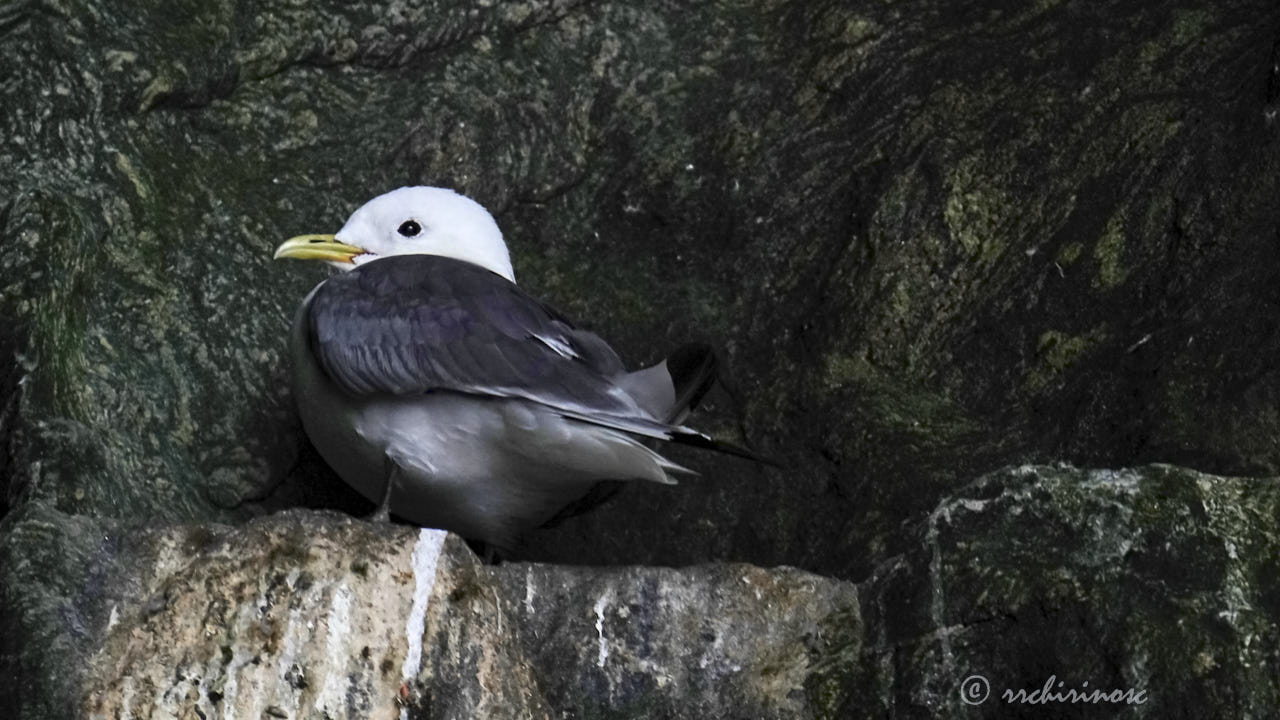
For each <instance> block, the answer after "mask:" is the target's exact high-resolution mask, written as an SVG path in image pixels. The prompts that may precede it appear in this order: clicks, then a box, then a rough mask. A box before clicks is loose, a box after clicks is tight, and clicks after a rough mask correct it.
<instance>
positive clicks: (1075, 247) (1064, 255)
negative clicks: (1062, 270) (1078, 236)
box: [1058, 241, 1084, 267]
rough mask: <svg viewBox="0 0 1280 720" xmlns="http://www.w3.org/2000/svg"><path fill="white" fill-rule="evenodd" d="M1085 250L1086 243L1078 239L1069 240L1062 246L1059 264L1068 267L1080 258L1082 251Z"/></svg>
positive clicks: (1059, 253) (1059, 252)
mask: <svg viewBox="0 0 1280 720" xmlns="http://www.w3.org/2000/svg"><path fill="white" fill-rule="evenodd" d="M1082 252H1084V244H1083V243H1081V242H1078V241H1073V242H1069V243H1067V244H1066V245H1063V246H1062V249H1061V250H1059V251H1058V264H1059V265H1062V266H1063V267H1066V266H1067V265H1070V264H1071V263H1073V262H1075V261H1076V260H1079V259H1080V253H1082Z"/></svg>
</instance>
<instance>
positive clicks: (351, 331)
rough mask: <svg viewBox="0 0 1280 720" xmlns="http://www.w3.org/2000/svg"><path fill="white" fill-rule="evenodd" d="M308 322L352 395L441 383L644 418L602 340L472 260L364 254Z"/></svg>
mask: <svg viewBox="0 0 1280 720" xmlns="http://www.w3.org/2000/svg"><path fill="white" fill-rule="evenodd" d="M308 322H309V325H310V328H309V329H310V339H311V347H312V350H313V352H314V353H315V355H316V357H317V359H318V360H319V363H320V366H321V367H322V368H323V369H324V371H325V373H326V374H327V375H328V377H329V378H330V379H331V380H332V381H333V382H334V383H335V384H336V385H338V386H339V387H340V388H341V389H342V390H343V391H345V392H347V393H348V394H351V395H356V396H364V395H375V394H389V395H414V394H421V393H427V392H432V391H439V390H446V391H453V392H463V393H472V394H478V395H490V396H498V397H520V398H524V399H527V400H532V401H534V402H539V403H542V404H544V405H549V406H552V407H556V408H559V409H564V410H568V411H570V412H573V413H575V414H577V415H591V414H596V413H603V414H609V415H617V416H620V417H631V416H635V417H637V418H640V419H644V420H648V421H652V419H651V418H649V417H648V414H647V413H645V412H644V411H643V410H641V409H640V408H639V407H638V406H637V405H636V403H635V402H634V401H633V400H632V399H631V398H630V397H629V396H627V395H626V394H625V393H622V392H618V391H617V390H616V388H615V382H616V378H617V376H618V375H619V374H620V373H621V372H622V371H623V368H622V362H621V360H619V359H618V356H617V353H615V352H614V351H613V350H612V349H611V348H609V346H608V345H607V344H606V343H605V342H604V341H603V340H601V339H600V338H598V337H596V336H595V335H593V334H591V333H588V332H585V331H583V330H579V329H577V328H575V327H574V326H573V324H572V323H570V322H569V321H568V320H567V319H565V318H564V317H563V316H561V315H560V314H559V313H557V312H556V311H555V310H553V309H551V308H549V307H548V306H546V305H544V304H542V303H540V302H538V301H537V300H535V299H534V298H532V297H530V296H528V295H527V294H525V293H524V292H523V291H522V290H520V289H519V288H518V287H517V286H516V285H515V284H514V283H512V282H510V281H508V280H507V279H505V278H503V277H502V276H500V275H497V274H495V273H492V272H490V271H488V270H485V269H484V268H482V267H479V266H477V265H473V264H471V263H467V262H463V261H460V260H455V259H452V258H446V257H440V256H435V255H402V256H396V257H393V258H383V259H380V260H376V261H373V262H370V263H367V264H365V265H362V266H360V267H358V268H356V269H354V270H352V271H350V272H348V273H344V274H342V275H337V276H335V277H332V278H330V279H329V280H328V281H326V282H325V283H324V284H323V285H322V286H321V287H320V288H319V289H318V290H317V291H316V293H315V294H314V295H313V296H312V299H311V303H310V306H309V307H308ZM556 345H560V346H561V348H562V350H563V348H568V349H571V350H572V352H568V353H566V352H563V351H562V350H557V349H556ZM650 432H653V430H652V429H650Z"/></svg>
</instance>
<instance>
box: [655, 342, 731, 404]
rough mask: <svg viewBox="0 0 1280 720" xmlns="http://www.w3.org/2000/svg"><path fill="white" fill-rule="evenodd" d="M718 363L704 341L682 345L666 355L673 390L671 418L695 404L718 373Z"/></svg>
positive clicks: (699, 400)
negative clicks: (673, 400)
mask: <svg viewBox="0 0 1280 720" xmlns="http://www.w3.org/2000/svg"><path fill="white" fill-rule="evenodd" d="M721 365H723V363H722V362H721V361H720V356H719V353H717V352H716V349H715V348H714V347H712V346H710V345H708V344H707V343H700V342H695V343H689V344H687V345H682V346H681V347H679V348H676V351H675V352H673V353H671V355H669V356H668V357H667V372H668V373H669V374H670V375H671V384H672V386H673V387H674V389H675V394H676V401H675V403H674V405H673V406H672V408H671V417H672V418H674V417H677V416H679V415H680V414H682V413H683V412H684V411H685V410H691V409H693V408H695V407H697V406H698V403H699V402H701V401H702V397H703V396H704V395H706V394H707V391H708V390H710V389H711V386H712V385H713V384H714V383H715V381H716V379H717V377H719V374H720V373H719V370H720V366H721Z"/></svg>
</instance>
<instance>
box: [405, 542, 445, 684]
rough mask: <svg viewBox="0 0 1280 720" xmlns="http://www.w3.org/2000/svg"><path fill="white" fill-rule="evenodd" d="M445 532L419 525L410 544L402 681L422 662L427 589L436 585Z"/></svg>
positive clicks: (410, 676)
mask: <svg viewBox="0 0 1280 720" xmlns="http://www.w3.org/2000/svg"><path fill="white" fill-rule="evenodd" d="M446 535H447V533H445V531H444V530H431V529H429V528H422V530H421V531H420V532H419V533H418V542H417V544H415V545H414V546H413V607H412V609H410V610H409V622H408V623H407V624H406V625H405V628H404V634H405V638H406V639H407V640H408V642H409V651H408V653H406V654H405V656H404V665H403V666H402V667H401V668H400V678H401V679H402V680H404V682H405V683H409V682H411V681H412V680H413V679H414V678H415V677H417V675H418V669H419V668H420V667H421V665H422V633H423V632H424V630H425V628H426V625H427V605H428V604H429V603H430V602H431V591H432V590H433V589H434V588H435V586H436V563H437V562H438V561H439V560H440V552H441V551H442V550H444V539H445V536H446Z"/></svg>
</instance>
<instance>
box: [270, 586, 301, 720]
mask: <svg viewBox="0 0 1280 720" xmlns="http://www.w3.org/2000/svg"><path fill="white" fill-rule="evenodd" d="M294 572H297V571H296V570H295V571H294ZM290 576H291V577H292V576H293V573H290ZM294 580H295V581H296V580H297V578H296V577H295V578H294ZM289 587H290V588H292V587H293V582H292V581H291V582H290V583H289ZM306 631H307V627H306V622H305V621H304V620H303V618H302V608H300V607H295V608H291V609H290V610H289V620H288V623H287V624H286V625H285V630H284V643H283V649H282V650H281V651H280V661H279V662H277V663H276V677H275V686H276V695H275V703H274V704H275V705H277V706H280V707H288V708H289V709H290V710H292V712H290V713H289V717H293V716H295V715H297V714H298V712H297V710H298V705H299V703H300V702H301V700H302V693H301V691H300V690H299V689H298V688H296V687H295V684H294V683H293V682H290V679H289V673H290V671H291V670H292V669H293V666H294V665H296V664H297V662H298V655H299V653H300V652H301V650H302V639H303V636H304V634H305V633H306Z"/></svg>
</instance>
